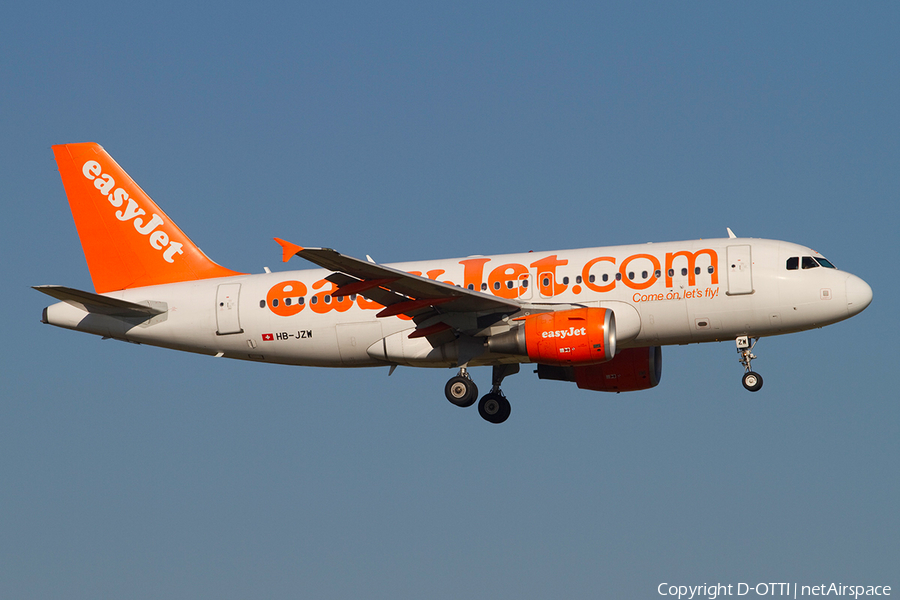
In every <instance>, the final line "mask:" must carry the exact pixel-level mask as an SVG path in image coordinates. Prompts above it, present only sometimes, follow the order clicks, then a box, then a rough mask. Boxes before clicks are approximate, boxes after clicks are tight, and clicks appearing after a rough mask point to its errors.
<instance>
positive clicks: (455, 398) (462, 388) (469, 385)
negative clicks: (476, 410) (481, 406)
mask: <svg viewBox="0 0 900 600" xmlns="http://www.w3.org/2000/svg"><path fill="white" fill-rule="evenodd" d="M444 395H445V396H447V400H449V401H450V403H451V404H455V405H456V406H459V407H461V408H466V407H469V406H472V405H473V404H475V400H477V399H478V386H476V385H475V382H474V381H472V380H471V379H469V378H468V377H463V376H462V375H457V376H456V377H451V378H450V381H448V382H447V385H445V386H444Z"/></svg>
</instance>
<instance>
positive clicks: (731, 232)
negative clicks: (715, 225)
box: [725, 227, 737, 239]
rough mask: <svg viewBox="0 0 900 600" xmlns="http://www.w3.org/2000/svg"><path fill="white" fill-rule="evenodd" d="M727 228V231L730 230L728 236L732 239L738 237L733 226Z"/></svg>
mask: <svg viewBox="0 0 900 600" xmlns="http://www.w3.org/2000/svg"><path fill="white" fill-rule="evenodd" d="M725 229H726V231H728V237H730V238H731V239H734V238H736V237H737V236H736V235H734V232H733V231H732V230H731V227H726V228H725Z"/></svg>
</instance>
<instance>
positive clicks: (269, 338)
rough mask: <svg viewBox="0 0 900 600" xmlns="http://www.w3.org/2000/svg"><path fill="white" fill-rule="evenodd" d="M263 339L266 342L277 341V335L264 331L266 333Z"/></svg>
mask: <svg viewBox="0 0 900 600" xmlns="http://www.w3.org/2000/svg"><path fill="white" fill-rule="evenodd" d="M263 341H264V342H274V341H275V335H274V334H271V333H264V334H263Z"/></svg>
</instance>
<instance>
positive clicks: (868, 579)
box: [0, 2, 900, 599]
mask: <svg viewBox="0 0 900 600" xmlns="http://www.w3.org/2000/svg"><path fill="white" fill-rule="evenodd" d="M860 7H861V8H860ZM898 30H900V8H898V7H897V6H896V4H893V3H866V4H863V5H851V4H839V3H829V2H824V3H816V4H802V3H789V4H783V3H761V4H753V5H743V4H734V3H726V4H709V3H705V4H685V3H669V2H653V3H627V4H624V3H623V4H621V5H603V4H600V5H598V4H596V3H586V4H568V5H566V6H563V7H559V6H552V5H549V4H538V3H494V4H491V5H490V6H485V5H483V4H482V3H457V4H454V5H452V6H445V5H442V6H439V7H437V6H427V5H422V4H421V3H405V4H401V3H391V4H382V5H371V4H368V3H358V4H348V3H329V4H328V5H327V6H319V5H299V6H298V5H296V4H291V3H284V4H277V3H262V4H259V5H252V6H251V5H248V4H245V3H223V4H219V5H208V6H193V5H189V6H185V5H183V3H162V4H156V5H146V6H140V7H132V6H124V5H121V3H102V2H101V3H91V2H88V3H78V4H73V5H71V6H66V7H58V6H54V5H53V4H50V3H37V4H35V3H30V4H28V5H27V6H26V5H25V4H20V5H19V6H15V7H7V8H5V9H4V18H3V19H2V21H0V50H2V52H0V77H2V82H3V84H2V85H0V125H2V129H0V130H2V132H3V134H4V141H5V143H4V144H0V175H2V177H0V182H2V183H0V186H2V187H0V189H2V202H3V207H4V208H5V211H6V218H5V219H3V220H2V225H0V227H2V236H0V249H2V251H3V254H4V256H5V257H6V259H5V260H4V261H2V273H3V280H4V282H5V283H4V290H5V292H6V293H5V296H6V298H7V301H8V304H7V312H6V314H7V317H8V320H9V323H8V325H7V327H6V335H5V336H4V339H5V342H6V343H5V344H3V347H2V365H3V367H2V374H3V377H2V381H3V383H2V389H3V394H2V396H3V399H2V401H0V596H2V597H9V598H67V599H72V598H97V597H130V598H159V597H169V598H198V597H201V598H207V597H208V598H217V599H221V598H247V597H270V598H295V597H313V598H349V597H358V598H424V597H427V598H460V597H469V598H488V597H491V598H516V599H519V598H548V597H570V598H600V597H634V598H643V597H646V598H651V597H659V596H658V594H657V593H656V589H657V586H658V585H659V584H660V583H662V582H669V583H673V584H684V585H687V584H693V585H697V584H703V583H717V582H722V583H726V584H728V583H731V584H737V583H738V582H749V583H751V584H754V583H756V582H757V581H765V582H770V581H772V582H774V581H787V582H796V583H798V584H801V585H803V584H808V585H816V584H819V583H823V582H824V583H829V582H831V581H834V582H843V583H845V584H847V583H854V584H865V585H893V586H894V589H895V590H896V589H897V588H898V587H900V579H898V570H897V565H898V564H900V541H898V540H900V535H898V534H900V516H898V514H900V513H898V511H897V498H898V495H900V478H898V472H900V469H898V459H900V436H898V424H900V408H898V403H897V391H896V386H894V385H893V383H892V381H893V380H892V375H891V373H893V372H894V371H896V360H895V354H894V353H895V351H896V350H895V344H894V343H893V342H894V341H895V340H896V339H897V338H898V337H900V335H898V334H900V331H898V325H897V318H896V314H895V313H896V310H895V309H896V307H897V302H896V298H897V297H898V293H900V286H898V284H897V279H896V274H895V273H894V272H893V269H892V268H891V267H892V264H893V262H894V259H895V257H896V255H897V241H898V236H897V227H898V224H900V209H898V189H900V185H898V184H900V175H898V174H900V168H898V167H900V127H898V126H900V116H898V110H897V107H898V106H900V42H898V41H897V33H896V32H897V31H898ZM81 141H96V142H98V143H100V144H102V145H103V146H104V147H105V148H106V149H107V150H108V151H109V152H110V153H111V154H112V155H113V156H114V157H115V158H116V160H117V161H118V162H119V163H120V164H121V165H122V166H123V167H124V168H125V169H126V170H127V171H128V172H129V173H130V174H131V175H132V176H133V177H134V178H135V180H136V181H138V182H139V183H140V184H141V186H142V187H143V188H144V189H145V190H146V191H147V192H148V193H149V194H150V195H151V196H152V197H153V198H154V199H155V200H156V201H157V202H158V203H159V204H160V205H161V206H162V207H163V208H164V209H165V210H166V212H167V213H168V214H169V216H170V217H172V218H173V219H174V220H175V221H177V223H178V224H179V225H180V226H181V227H182V229H184V230H185V231H186V232H187V233H188V234H189V235H190V236H191V237H192V239H193V240H194V241H195V242H197V243H198V244H199V245H200V246H201V247H202V248H203V249H204V250H205V251H206V252H207V254H209V255H210V256H211V257H212V258H213V259H214V260H216V261H217V262H219V263H221V264H223V265H225V266H227V267H230V268H233V269H236V270H241V271H247V272H261V271H262V269H263V267H265V266H269V267H271V268H272V269H273V270H280V269H284V268H285V267H284V266H283V265H282V264H281V263H280V252H281V250H280V248H279V247H278V246H277V244H275V242H273V241H272V238H273V237H275V236H278V237H282V238H285V239H289V240H292V241H294V242H296V243H299V244H305V245H312V246H318V245H321V246H329V247H333V248H337V249H339V250H340V251H342V252H345V253H348V254H351V255H356V256H362V255H365V254H370V255H372V256H373V257H374V258H375V259H376V260H379V261H381V262H392V261H404V260H413V259H419V258H422V259H424V258H442V257H453V256H465V255H470V254H490V253H501V252H518V251H524V250H530V249H534V250H540V249H560V248H573V247H588V246H599V245H611V244H624V243H640V242H646V241H666V240H676V239H693V238H710V237H722V236H724V235H725V227H731V228H732V229H734V230H735V232H736V233H738V234H739V235H742V236H750V237H761V238H774V239H783V240H789V241H793V242H797V243H801V244H806V245H809V246H812V247H814V248H816V249H817V250H819V251H821V252H822V253H823V254H824V255H825V256H827V257H828V258H829V259H830V260H832V261H833V262H834V263H835V264H837V265H838V266H839V267H840V268H843V269H845V270H848V271H850V272H852V273H854V274H856V275H859V276H860V277H862V278H863V279H865V280H866V281H867V282H868V283H869V284H870V285H871V286H872V288H873V290H874V294H875V298H874V301H873V304H872V305H871V306H870V307H869V308H868V309H867V310H866V311H865V312H863V313H862V314H861V315H859V316H857V317H855V318H853V319H852V320H849V321H846V322H843V323H840V324H837V325H834V326H831V327H828V328H826V329H822V330H815V331H810V332H806V333H802V334H795V335H790V336H784V337H778V338H769V339H764V340H763V341H762V342H760V344H759V345H758V346H757V352H756V354H758V355H759V357H760V358H759V359H758V360H757V361H755V362H754V367H755V368H756V369H757V370H758V371H760V372H761V373H762V374H763V376H764V377H765V380H766V386H765V388H763V390H762V391H760V392H759V393H758V394H755V395H750V394H748V393H746V392H745V391H744V390H743V388H742V387H741V386H740V375H741V372H742V370H741V367H740V365H739V364H738V363H737V355H736V354H735V352H734V348H733V344H731V343H722V344H707V345H702V346H679V347H667V348H664V351H663V354H664V359H663V364H664V366H663V379H662V383H661V384H660V386H659V387H657V388H655V389H653V390H649V391H646V392H640V393H635V394H623V395H604V394H596V393H589V392H583V391H580V390H577V389H576V388H575V387H574V385H567V384H561V383H553V382H547V381H539V380H537V378H536V376H535V375H534V374H532V373H531V369H523V371H522V373H520V374H519V375H516V376H515V377H511V378H510V379H508V380H507V381H506V382H505V383H504V391H505V392H506V394H507V396H509V397H510V398H511V399H512V401H513V412H512V416H511V418H510V420H509V421H508V422H507V423H505V424H504V425H503V426H499V427H497V426H491V425H489V424H486V423H484V422H483V421H482V420H481V419H479V418H478V416H477V414H476V413H475V411H474V409H473V410H459V409H457V408H455V407H453V406H451V405H450V404H449V403H448V402H447V401H446V400H445V399H444V397H443V392H442V390H443V385H444V383H445V381H446V380H447V378H448V377H449V376H450V375H451V374H452V373H450V372H449V371H447V372H445V371H441V370H413V369H405V368H401V369H399V370H398V371H397V372H396V373H394V375H393V376H392V377H391V378H390V379H389V378H388V377H387V370H386V369H371V370H353V371H344V370H327V369H306V368H288V367H278V366H264V365H257V364H244V363H240V362H228V361H225V360H216V359H212V358H209V357H202V356H192V355H185V354H179V353H176V352H172V351H166V350H160V349H154V348H145V347H139V346H132V345H128V344H123V343H119V342H113V341H101V340H99V339H98V338H95V337H93V336H88V335H83V334H77V333H74V332H68V331H64V330H60V329H55V328H51V327H46V326H43V325H41V324H40V323H39V318H40V311H41V309H42V308H43V307H44V306H45V305H46V303H47V302H46V300H47V299H46V298H45V297H43V296H42V295H41V294H38V293H37V292H35V291H33V290H31V289H30V288H29V286H31V285H37V284H61V285H68V286H72V287H77V288H83V289H90V286H91V284H90V278H89V275H88V272H87V268H86V265H85V262H84V257H83V254H82V253H81V249H80V246H79V243H78V238H77V234H76V232H75V227H74V225H73V223H72V219H71V215H70V213H69V211H68V207H67V205H66V202H65V197H64V194H63V189H62V185H61V183H60V180H59V176H58V173H57V171H56V166H55V164H54V162H53V156H52V152H51V151H50V146H51V145H52V144H57V143H66V142H81ZM296 267H297V268H299V267H300V265H299V263H298V264H297V265H296ZM474 376H475V378H476V381H477V382H478V383H480V384H482V387H483V388H486V387H487V385H488V381H489V377H490V375H489V372H488V370H487V369H484V370H478V369H476V370H475V371H474Z"/></svg>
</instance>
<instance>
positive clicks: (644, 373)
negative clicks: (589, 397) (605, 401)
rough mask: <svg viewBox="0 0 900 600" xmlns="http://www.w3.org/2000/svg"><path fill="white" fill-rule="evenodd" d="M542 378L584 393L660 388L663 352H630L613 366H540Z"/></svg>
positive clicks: (621, 354) (655, 349)
mask: <svg viewBox="0 0 900 600" xmlns="http://www.w3.org/2000/svg"><path fill="white" fill-rule="evenodd" d="M537 374H538V377H539V378H541V379H555V380H557V381H574V382H575V383H576V384H577V385H578V387H579V388H581V389H583V390H594V391H595V392H634V391H637V390H647V389H650V388H652V387H656V386H657V385H658V384H659V380H660V378H661V377H662V348H660V347H659V346H651V347H649V348H626V349H625V350H621V351H620V352H619V353H618V354H616V357H615V358H613V359H612V360H611V361H609V362H605V363H601V364H597V365H587V366H572V367H561V366H553V365H546V364H539V365H538V368H537Z"/></svg>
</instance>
